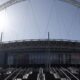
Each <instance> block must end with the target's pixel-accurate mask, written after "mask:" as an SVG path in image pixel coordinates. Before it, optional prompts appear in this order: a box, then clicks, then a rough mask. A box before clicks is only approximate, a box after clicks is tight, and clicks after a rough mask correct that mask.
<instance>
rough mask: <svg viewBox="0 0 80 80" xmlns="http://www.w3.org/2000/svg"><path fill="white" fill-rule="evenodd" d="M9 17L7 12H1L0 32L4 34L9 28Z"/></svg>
mask: <svg viewBox="0 0 80 80" xmlns="http://www.w3.org/2000/svg"><path fill="white" fill-rule="evenodd" d="M8 22H9V21H8V16H7V14H6V12H5V11H1V12H0V32H4V30H5V29H6V28H7V26H8Z"/></svg>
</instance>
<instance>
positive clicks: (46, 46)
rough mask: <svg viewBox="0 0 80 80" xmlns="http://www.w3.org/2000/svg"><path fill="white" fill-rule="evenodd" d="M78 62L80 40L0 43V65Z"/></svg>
mask: <svg viewBox="0 0 80 80" xmlns="http://www.w3.org/2000/svg"><path fill="white" fill-rule="evenodd" d="M27 64H28V65H30V64H45V65H46V64H53V65H54V64H80V42H78V41H70V40H48V39H44V40H43V39H42V40H40V39H37V40H34V39H33V40H23V41H14V42H2V43H1V44H0V65H1V66H5V65H27Z"/></svg>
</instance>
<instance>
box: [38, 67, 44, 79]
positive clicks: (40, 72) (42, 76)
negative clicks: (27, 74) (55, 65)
mask: <svg viewBox="0 0 80 80" xmlns="http://www.w3.org/2000/svg"><path fill="white" fill-rule="evenodd" d="M37 80H45V74H44V73H43V69H42V68H40V69H39V73H38V76H37Z"/></svg>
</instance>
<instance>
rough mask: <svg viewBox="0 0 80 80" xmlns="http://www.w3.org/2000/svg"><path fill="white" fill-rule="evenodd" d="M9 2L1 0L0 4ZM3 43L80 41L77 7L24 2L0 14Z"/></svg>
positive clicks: (50, 0) (55, 0)
mask: <svg viewBox="0 0 80 80" xmlns="http://www.w3.org/2000/svg"><path fill="white" fill-rule="evenodd" d="M6 1H8V0H0V4H3V3H4V2H6ZM1 32H3V41H12V40H24V39H46V38H47V34H48V32H50V39H70V40H80V8H77V7H76V6H73V5H71V4H68V3H65V2H62V1H60V0H26V1H23V2H21V3H17V4H14V5H12V6H10V7H8V8H6V9H5V10H3V11H0V33H1Z"/></svg>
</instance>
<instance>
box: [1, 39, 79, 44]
mask: <svg viewBox="0 0 80 80" xmlns="http://www.w3.org/2000/svg"><path fill="white" fill-rule="evenodd" d="M26 41H68V42H79V43H80V40H68V39H50V40H48V39H24V40H14V41H3V42H0V44H5V43H16V42H26Z"/></svg>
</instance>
